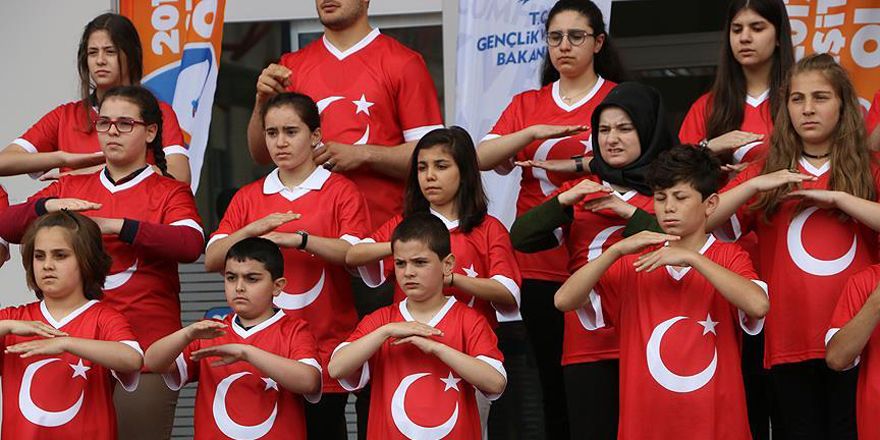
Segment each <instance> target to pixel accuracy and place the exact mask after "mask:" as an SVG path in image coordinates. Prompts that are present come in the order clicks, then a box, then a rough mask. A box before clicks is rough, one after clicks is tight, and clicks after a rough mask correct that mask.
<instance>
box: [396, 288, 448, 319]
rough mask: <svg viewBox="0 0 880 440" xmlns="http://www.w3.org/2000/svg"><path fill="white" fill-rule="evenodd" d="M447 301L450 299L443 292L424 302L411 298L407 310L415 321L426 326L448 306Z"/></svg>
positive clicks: (407, 303)
mask: <svg viewBox="0 0 880 440" xmlns="http://www.w3.org/2000/svg"><path fill="white" fill-rule="evenodd" d="M447 300H448V298H447V297H446V296H444V295H443V292H442V291H441V292H438V293H437V294H436V295H432V296H431V297H429V298H426V299H424V300H422V301H413V299H412V298H409V299H407V300H406V309H407V310H408V311H409V314H410V315H412V317H413V319H415V320H416V321H418V322H421V323H425V324H426V323H428V322H430V321H431V319H433V318H434V316H436V315H437V312H439V311H440V309H442V308H443V306H444V305H446V301H447Z"/></svg>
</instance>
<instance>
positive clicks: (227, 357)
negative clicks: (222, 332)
mask: <svg viewBox="0 0 880 440" xmlns="http://www.w3.org/2000/svg"><path fill="white" fill-rule="evenodd" d="M248 347H249V345H245V344H223V345H215V346H213V347H207V348H203V349H201V350H196V351H194V352H192V355H190V359H192V360H193V361H196V362H198V361H200V360H202V359H204V358H208V357H218V358H220V359H218V360H216V361H214V362H211V366H212V367H221V366H223V365H229V364H232V363H235V362H238V361H246V360H247V350H248Z"/></svg>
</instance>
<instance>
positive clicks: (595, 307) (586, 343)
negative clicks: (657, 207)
mask: <svg viewBox="0 0 880 440" xmlns="http://www.w3.org/2000/svg"><path fill="white" fill-rule="evenodd" d="M586 179H589V180H592V181H594V182H597V183H603V182H601V180H600V179H599V178H598V177H597V176H589V177H584V178H581V179H576V180H571V181H568V182H565V183H564V184H563V185H562V186H561V187H560V188H559V190H558V191H556V193H557V194H559V193H563V192H565V191H568V190H569V189H571V188H572V187H574V186H575V185H577V184H578V183H580V182H581V181H582V180H586ZM608 186H610V185H608ZM612 194H613V195H612V196H613V197H618V198H620V199H622V200H623V201H625V202H627V203H629V204H630V205H633V206H635V207H636V208H640V209H643V210H645V211H648V212H650V213H653V212H654V199H653V198H652V197H651V196H646V195H644V194H640V193H639V192H637V191H634V190H630V191H628V192H626V193H624V194H620V193H618V192H614V193H612ZM555 196H556V194H554V197H555ZM573 211H574V220H573V221H572V222H571V224H569V225H568V226H567V227H565V228H564V232H565V243H566V246H567V247H568V253H569V255H570V259H569V262H568V270H569V271H570V272H571V273H574V272H575V271H577V270H578V269H580V268H581V266H583V265H585V264H587V263H588V262H590V261H592V260H594V259H596V258H597V257H598V256H599V255H601V254H602V252H603V251H604V250H605V249H608V247H609V246H611V245H613V244H614V243H617V242H618V241H620V240H621V239H622V238H623V235H622V234H623V230H624V228H625V227H626V220H624V219H622V218H620V217H618V216H617V215H616V214H614V213H613V212H611V211H610V210H603V211H599V212H592V211H589V210H586V209H583V207H582V205H581V204H577V205H575V207H574V209H573ZM586 308H590V309H591V310H590V311H589V312H588V311H587V310H586ZM619 357H620V341H619V339H618V335H617V330H616V329H615V328H614V326H613V325H612V324H611V323H610V322H608V321H606V320H605V318H604V316H603V313H602V299H601V297H600V296H599V295H598V294H597V293H596V292H595V290H594V291H591V292H590V303H589V304H587V305H586V306H584V307H582V308H580V309H577V310H573V311H570V312H565V332H564V334H563V340H562V365H572V364H580V363H585V362H595V361H601V360H607V359H617V358H619Z"/></svg>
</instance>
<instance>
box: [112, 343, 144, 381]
mask: <svg viewBox="0 0 880 440" xmlns="http://www.w3.org/2000/svg"><path fill="white" fill-rule="evenodd" d="M119 342H120V343H122V344H125V345H127V346H129V347H131V348H133V349H135V351H137V352H138V354H140V355H141V359H143V357H144V350H142V349H141V344H138V343H137V341H119ZM110 374H111V375H112V376H113V378H114V379H116V381H117V382H119V385H121V386H122V389H123V390H125V391H127V392H129V393H130V392H132V391H134V390H136V389H137V387H138V384H140V382H141V372H140V370H138V371H135V372H132V373H118V372H117V371H115V370H110Z"/></svg>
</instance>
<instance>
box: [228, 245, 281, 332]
mask: <svg viewBox="0 0 880 440" xmlns="http://www.w3.org/2000/svg"><path fill="white" fill-rule="evenodd" d="M223 280H224V282H223V287H224V290H225V292H226V303H227V304H229V307H232V310H234V311H235V313H236V314H237V315H238V316H240V317H241V318H242V319H245V320H253V319H259V318H268V317H269V316H271V315H272V314H273V313H274V312H273V310H272V298H273V297H275V296H277V295H278V294H279V293H281V289H283V288H284V286H285V285H286V283H287V280H286V279H284V278H278V279H277V280H272V274H270V273H269V271H268V270H266V265H265V264H263V263H261V262H259V261H256V260H251V259H249V258H246V259H245V260H244V261H238V260H236V259H235V258H231V259H229V260H226V271H225V272H224V274H223Z"/></svg>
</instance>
